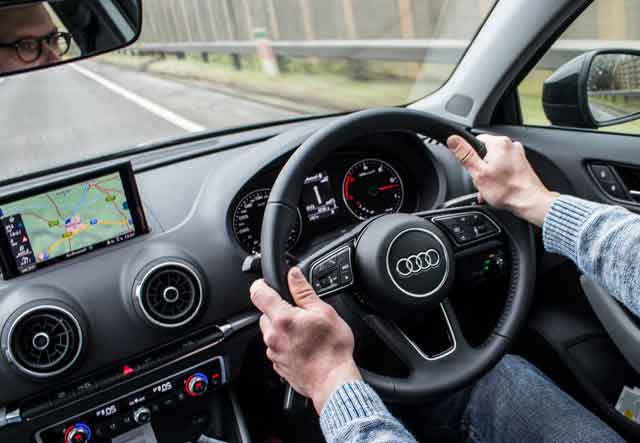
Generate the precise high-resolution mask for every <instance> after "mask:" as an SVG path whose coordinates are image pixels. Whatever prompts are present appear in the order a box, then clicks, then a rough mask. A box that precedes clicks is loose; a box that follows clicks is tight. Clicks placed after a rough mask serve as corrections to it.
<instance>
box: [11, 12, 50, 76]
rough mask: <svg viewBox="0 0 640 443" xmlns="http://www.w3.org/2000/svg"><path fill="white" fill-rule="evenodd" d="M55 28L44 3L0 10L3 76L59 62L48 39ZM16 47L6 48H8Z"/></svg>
mask: <svg viewBox="0 0 640 443" xmlns="http://www.w3.org/2000/svg"><path fill="white" fill-rule="evenodd" d="M55 31H56V27H55V25H54V24H53V21H52V20H51V17H50V16H49V13H48V12H47V10H46V9H45V7H44V5H43V4H42V3H40V4H36V5H27V6H15V7H8V8H4V9H0V46H2V45H5V47H0V73H2V72H12V71H18V70H22V69H28V68H33V67H37V66H45V65H49V64H52V63H55V62H57V61H59V60H60V56H59V55H57V53H56V52H54V50H52V48H51V46H50V44H49V42H48V40H47V39H46V36H48V35H50V34H51V33H53V32H55ZM14 43H15V44H18V45H20V47H19V48H18V47H16V46H6V45H8V44H14Z"/></svg>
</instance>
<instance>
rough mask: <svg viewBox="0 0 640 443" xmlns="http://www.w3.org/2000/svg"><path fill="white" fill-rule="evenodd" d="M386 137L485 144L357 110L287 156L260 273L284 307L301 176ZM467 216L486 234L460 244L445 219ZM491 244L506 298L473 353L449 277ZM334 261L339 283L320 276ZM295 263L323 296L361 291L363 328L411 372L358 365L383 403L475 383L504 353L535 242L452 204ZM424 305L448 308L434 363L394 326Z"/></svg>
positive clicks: (412, 114) (377, 225) (526, 295)
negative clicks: (346, 150) (443, 346)
mask: <svg viewBox="0 0 640 443" xmlns="http://www.w3.org/2000/svg"><path fill="white" fill-rule="evenodd" d="M388 131H411V132H414V133H418V134H423V135H426V136H429V137H431V138H432V139H435V140H437V141H439V142H441V143H446V140H447V138H448V137H449V136H450V135H453V134H457V135H460V136H461V137H463V138H464V139H466V140H467V141H468V142H469V143H470V144H471V145H472V146H473V147H474V148H475V149H476V151H478V153H479V154H480V155H481V156H484V154H485V152H486V151H485V147H484V145H483V144H482V143H481V142H480V141H478V140H477V139H476V138H475V137H474V136H473V135H471V134H470V133H469V132H468V131H467V130H466V129H465V128H463V127H462V126H459V125H456V124H453V123H450V122H447V121H446V120H443V119H441V118H439V117H436V116H433V115H429V114H426V113H423V112H419V111H415V110H407V109H401V108H391V109H374V110H368V111H362V112H357V113H354V114H351V115H349V116H346V117H344V118H341V119H338V120H336V121H335V122H333V123H332V124H330V125H329V126H327V127H325V128H323V129H321V130H320V131H318V132H316V133H315V134H314V135H313V136H312V137H310V138H309V139H308V140H307V141H306V142H305V143H304V144H303V145H302V146H300V148H298V149H297V150H296V151H295V152H294V153H293V155H292V156H291V157H290V159H289V160H288V162H287V163H286V164H285V166H284V168H283V169H282V171H281V172H280V174H279V175H278V178H277V180H276V182H275V184H274V186H273V189H272V191H271V195H270V197H269V201H268V203H267V207H266V210H265V216H264V221H263V224H262V272H263V276H264V278H265V280H266V282H267V283H268V284H269V285H270V286H271V287H273V288H274V289H275V290H276V291H278V292H279V293H280V294H281V295H282V296H283V297H284V298H285V299H287V300H289V301H291V296H290V293H289V289H288V286H287V279H286V273H287V270H288V266H287V261H286V254H285V243H286V241H287V238H288V233H289V231H290V229H291V227H292V226H293V225H294V223H296V221H297V218H298V212H297V209H296V208H297V206H298V202H299V200H300V195H301V192H302V187H303V185H304V180H305V177H307V176H308V175H309V174H310V173H311V172H312V170H313V168H314V167H315V165H316V164H317V163H318V162H319V161H321V160H322V159H324V158H325V157H326V156H327V155H328V154H330V153H331V152H332V151H334V150H335V149H337V148H338V147H340V146H343V145H344V144H345V143H347V142H349V141H351V140H353V139H356V138H359V137H362V136H366V135H371V134H375V133H381V132H388ZM470 212H472V213H473V215H474V217H475V219H476V220H479V222H480V223H481V224H483V225H484V226H485V228H483V230H484V229H487V228H488V230H487V231H486V232H485V233H484V234H482V233H480V234H478V233H476V235H477V239H476V240H474V241H471V242H462V243H461V242H458V241H456V238H454V237H452V236H451V234H449V235H447V234H446V233H445V231H446V230H447V228H446V220H450V221H451V220H453V221H455V220H456V219H459V217H464V216H465V214H469V213H470ZM477 217H479V219H478V218H477ZM474 229H475V228H474ZM496 242H502V244H504V245H505V250H506V251H508V252H507V254H506V257H505V258H506V260H505V263H507V265H506V266H508V270H509V279H510V282H509V287H508V294H507V299H506V303H505V305H504V308H503V311H502V313H501V315H500V318H499V320H498V322H497V324H496V326H495V328H494V329H493V332H492V333H491V334H490V335H489V337H488V338H487V339H486V341H485V342H484V343H483V344H481V345H480V346H476V347H473V346H471V345H470V344H469V343H468V342H467V340H466V339H465V337H464V335H463V333H462V330H461V327H460V324H459V322H458V319H457V317H456V314H455V312H454V311H453V309H452V306H451V303H450V301H449V299H448V298H447V297H448V295H449V294H451V293H452V291H454V290H455V289H456V288H455V287H456V284H455V278H454V276H455V274H457V273H458V274H459V273H465V272H470V270H467V269H465V268H464V267H462V266H457V265H458V264H459V261H460V258H461V257H464V256H465V255H466V256H468V255H469V254H472V253H474V251H479V250H482V248H483V247H484V248H487V247H490V246H491V245H492V244H493V245H495V243H496ZM334 265H336V266H338V267H344V269H346V270H347V271H346V273H340V272H341V271H338V273H335V272H334V274H333V276H334V277H337V280H335V279H334V280H335V281H334V280H331V279H330V280H329V281H328V282H327V280H324V283H321V280H322V276H321V274H322V273H323V272H325V271H327V270H329V271H330V270H331V269H332V268H331V266H334ZM299 266H300V268H301V269H302V271H303V272H304V273H305V275H306V276H307V277H308V278H309V280H310V281H311V282H312V284H313V285H314V287H316V289H317V290H318V293H319V294H320V295H321V296H328V294H329V293H332V294H335V293H343V294H344V293H347V294H348V293H349V291H350V289H353V288H355V287H358V288H361V289H362V293H363V294H364V299H365V303H366V305H367V310H362V315H363V317H364V320H365V322H366V323H367V325H368V326H369V327H370V329H371V330H372V331H373V332H374V333H375V334H377V335H378V337H380V338H381V339H382V341H383V342H384V343H385V344H386V345H387V346H388V347H389V348H390V349H391V351H392V352H394V353H395V354H396V355H397V356H398V357H399V358H400V360H402V362H403V363H404V364H405V365H406V366H407V368H408V376H407V377H404V378H400V377H390V376H386V375H382V374H378V373H374V372H370V371H367V370H366V369H362V374H363V377H364V378H365V380H366V381H367V382H368V383H369V384H370V385H372V386H373V387H374V388H375V389H376V390H377V391H378V392H379V393H380V394H381V395H382V396H383V397H384V398H385V399H386V400H388V401H395V402H404V403H407V402H415V401H421V400H425V398H429V397H433V396H436V395H440V394H444V393H448V392H452V391H454V390H457V389H459V388H461V387H463V386H465V385H467V384H469V383H471V382H473V381H474V380H475V379H477V378H478V377H480V376H481V375H483V374H484V373H485V372H486V371H488V370H489V369H491V368H492V367H493V366H494V365H495V364H496V363H497V362H498V361H499V360H500V358H501V357H502V356H503V355H504V354H505V353H506V352H507V349H508V347H509V345H510V344H511V342H512V340H513V338H514V336H515V334H516V332H517V330H518V328H519V327H520V326H521V325H522V324H523V323H524V321H525V318H526V314H527V312H528V309H529V306H530V304H531V299H532V295H533V285H534V278H535V245H534V240H533V231H532V229H531V227H530V226H529V225H528V224H527V223H526V222H524V221H521V220H520V219H517V218H516V217H514V216H513V215H511V214H509V213H507V212H505V211H500V210H495V209H492V208H490V207H488V206H473V207H456V208H450V209H438V210H432V211H425V212H419V213H416V214H392V215H391V214H390V215H383V216H379V217H376V218H373V219H371V220H368V221H365V222H362V223H360V224H359V225H357V226H356V227H354V228H353V229H352V230H351V231H350V232H348V233H346V234H344V235H342V236H341V237H339V238H337V239H335V240H333V241H331V242H329V243H328V244H326V245H324V246H322V247H321V248H320V249H318V250H316V251H315V252H313V253H312V254H310V255H309V256H307V257H304V258H303V259H302V261H301V262H300V264H299ZM327 284H328V285H329V286H326V285H327ZM323 285H324V287H323ZM321 288H323V289H322V290H320V289H321ZM324 294H327V295H324ZM431 309H442V310H443V311H444V312H445V314H446V317H447V319H448V323H449V325H450V334H451V335H452V338H453V343H455V346H454V347H453V348H452V349H451V350H450V351H449V352H447V353H446V354H445V355H441V356H440V357H439V358H427V357H426V356H425V355H424V354H423V353H422V352H420V351H419V350H418V349H417V348H416V346H415V345H414V344H413V343H412V342H411V341H410V340H409V339H408V338H407V336H406V335H405V334H404V333H403V332H402V331H401V330H400V329H399V328H398V326H397V325H396V323H395V322H394V319H397V318H399V317H402V316H407V315H411V314H412V313H418V312H424V311H428V310H431Z"/></svg>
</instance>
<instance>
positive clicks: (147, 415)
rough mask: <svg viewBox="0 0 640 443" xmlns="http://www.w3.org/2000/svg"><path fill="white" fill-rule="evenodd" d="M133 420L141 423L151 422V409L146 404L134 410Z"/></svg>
mask: <svg viewBox="0 0 640 443" xmlns="http://www.w3.org/2000/svg"><path fill="white" fill-rule="evenodd" d="M133 421H135V422H136V423H138V424H139V425H143V424H145V423H149V422H150V421H151V411H150V410H149V408H147V407H146V406H141V407H139V408H138V409H136V410H135V411H133Z"/></svg>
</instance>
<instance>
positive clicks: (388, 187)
mask: <svg viewBox="0 0 640 443" xmlns="http://www.w3.org/2000/svg"><path fill="white" fill-rule="evenodd" d="M399 187H400V185H387V186H381V187H379V188H378V191H388V190H389V189H395V188H399Z"/></svg>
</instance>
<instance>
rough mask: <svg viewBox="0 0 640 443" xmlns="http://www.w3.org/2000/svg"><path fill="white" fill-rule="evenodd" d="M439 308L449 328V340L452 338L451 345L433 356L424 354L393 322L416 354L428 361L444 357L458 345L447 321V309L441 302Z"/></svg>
mask: <svg viewBox="0 0 640 443" xmlns="http://www.w3.org/2000/svg"><path fill="white" fill-rule="evenodd" d="M440 309H442V313H443V314H444V319H445V320H446V322H447V327H448V328H449V333H450V334H451V340H453V345H452V346H451V347H450V348H449V349H447V350H445V351H443V352H441V353H440V354H436V356H435V357H429V356H428V355H427V354H425V353H424V352H423V351H422V349H420V347H419V346H418V345H417V344H416V343H415V342H414V341H413V340H411V339H410V338H409V336H408V335H407V334H405V332H404V331H403V330H402V329H401V328H400V327H399V326H398V325H397V324H395V323H394V325H395V326H396V328H398V331H400V334H402V336H403V337H404V338H405V339H406V340H407V341H408V342H409V344H411V346H413V348H414V349H415V350H416V352H417V353H418V354H420V357H422V358H424V359H425V360H428V361H436V360H440V359H441V358H444V357H446V356H447V355H451V354H452V353H454V352H455V350H456V348H457V347H458V343H457V342H456V335H455V334H454V333H453V328H452V327H451V322H450V321H449V316H448V315H447V311H446V309H445V308H444V305H443V304H442V303H440Z"/></svg>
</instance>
